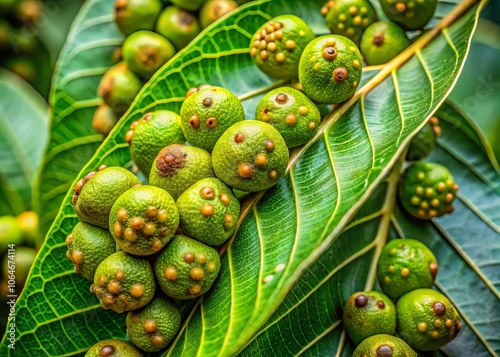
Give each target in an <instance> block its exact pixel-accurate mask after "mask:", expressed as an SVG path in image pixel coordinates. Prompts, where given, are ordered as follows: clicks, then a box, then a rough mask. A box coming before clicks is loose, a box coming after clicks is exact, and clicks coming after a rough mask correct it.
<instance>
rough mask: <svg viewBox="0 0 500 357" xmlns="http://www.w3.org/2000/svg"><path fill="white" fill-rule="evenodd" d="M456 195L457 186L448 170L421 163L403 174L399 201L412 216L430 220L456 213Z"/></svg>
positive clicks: (433, 164)
mask: <svg viewBox="0 0 500 357" xmlns="http://www.w3.org/2000/svg"><path fill="white" fill-rule="evenodd" d="M457 191H458V185H457V184H456V183H455V180H454V179H453V176H452V175H451V173H450V171H449V170H448V169H447V168H446V167H444V166H441V165H439V164H435V163H432V162H418V163H416V164H414V165H412V166H410V167H409V168H408V169H407V170H406V171H405V173H404V174H403V182H401V184H400V186H399V198H400V199H401V203H402V204H403V206H404V208H405V209H406V211H407V212H408V213H409V214H411V215H412V216H414V217H417V218H420V219H431V218H435V217H441V216H443V215H445V214H447V213H451V212H453V201H454V200H455V196H456V194H457Z"/></svg>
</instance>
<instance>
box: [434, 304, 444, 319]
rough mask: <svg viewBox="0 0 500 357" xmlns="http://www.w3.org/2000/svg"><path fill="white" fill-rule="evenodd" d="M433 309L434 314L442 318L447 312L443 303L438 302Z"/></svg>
mask: <svg viewBox="0 0 500 357" xmlns="http://www.w3.org/2000/svg"><path fill="white" fill-rule="evenodd" d="M432 309H433V310H434V313H435V314H436V315H438V316H441V315H442V314H444V313H445V312H446V307H445V306H444V304H443V303H442V302H441V301H436V302H435V303H434V306H433V308H432Z"/></svg>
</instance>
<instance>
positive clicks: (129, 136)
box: [125, 130, 134, 144]
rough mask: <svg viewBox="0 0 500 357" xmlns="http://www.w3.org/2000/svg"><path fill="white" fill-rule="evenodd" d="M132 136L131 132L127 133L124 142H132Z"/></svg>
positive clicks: (132, 132)
mask: <svg viewBox="0 0 500 357" xmlns="http://www.w3.org/2000/svg"><path fill="white" fill-rule="evenodd" d="M133 135H134V131H133V130H129V131H127V134H125V141H126V142H127V143H128V144H130V143H131V142H132V136H133Z"/></svg>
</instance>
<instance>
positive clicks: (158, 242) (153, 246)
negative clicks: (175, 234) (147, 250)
mask: <svg viewBox="0 0 500 357" xmlns="http://www.w3.org/2000/svg"><path fill="white" fill-rule="evenodd" d="M163 236H166V234H165V235H163ZM162 247H163V244H162V242H161V240H159V239H155V240H154V241H153V242H152V243H151V249H153V251H155V252H157V251H159V250H160V249H161V248H162Z"/></svg>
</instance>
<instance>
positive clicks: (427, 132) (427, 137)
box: [406, 123, 436, 161]
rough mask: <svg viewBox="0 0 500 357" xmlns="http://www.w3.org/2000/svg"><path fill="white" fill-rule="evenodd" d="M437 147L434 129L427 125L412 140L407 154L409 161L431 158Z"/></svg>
mask: <svg viewBox="0 0 500 357" xmlns="http://www.w3.org/2000/svg"><path fill="white" fill-rule="evenodd" d="M435 147H436V136H435V133H434V128H433V127H432V125H431V124H430V123H426V124H425V125H424V127H423V128H422V129H420V131H419V132H418V133H417V135H415V136H414V137H413V139H411V141H410V145H409V146H408V153H407V154H406V160H407V161H419V160H422V159H424V158H426V157H427V156H429V155H430V154H431V153H432V152H433V151H434V148H435Z"/></svg>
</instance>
